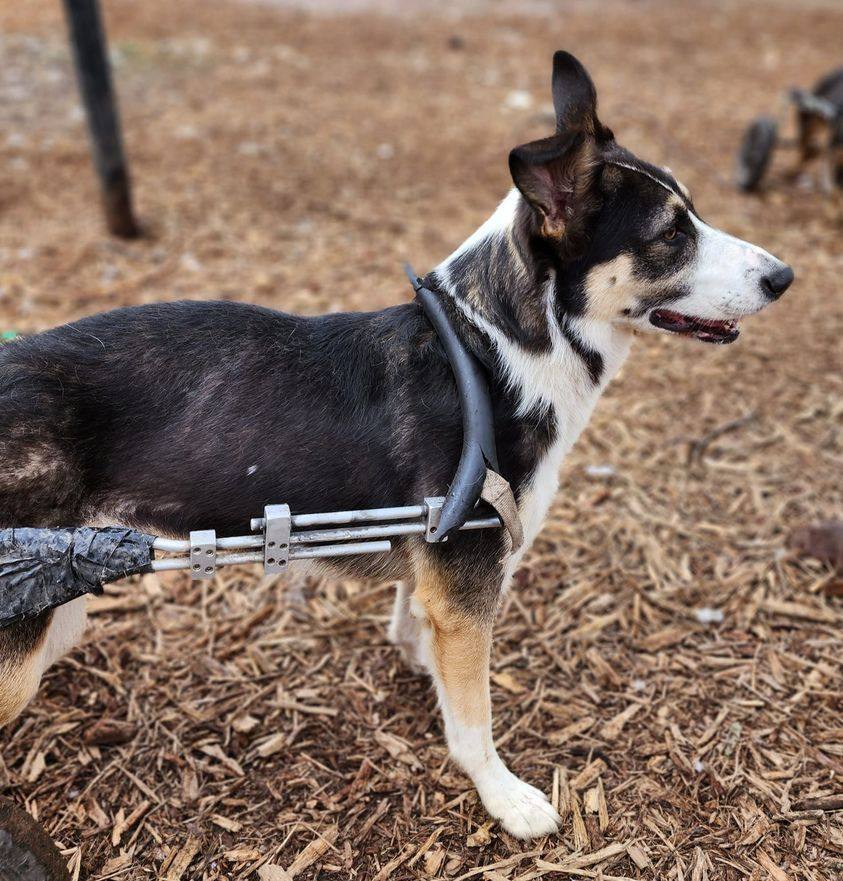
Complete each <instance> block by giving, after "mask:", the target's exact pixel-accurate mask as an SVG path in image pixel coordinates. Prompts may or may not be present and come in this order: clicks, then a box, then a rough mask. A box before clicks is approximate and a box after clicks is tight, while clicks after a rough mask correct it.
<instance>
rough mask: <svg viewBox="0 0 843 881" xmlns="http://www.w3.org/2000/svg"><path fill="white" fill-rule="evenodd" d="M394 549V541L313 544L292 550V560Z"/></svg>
mask: <svg viewBox="0 0 843 881" xmlns="http://www.w3.org/2000/svg"><path fill="white" fill-rule="evenodd" d="M391 550H392V542H388V541H358V542H349V543H348V544H342V545H313V546H308V547H300V548H296V549H294V550H291V552H290V559H291V560H309V559H312V558H314V557H350V556H352V555H353V554H385V553H386V552H387V551H391Z"/></svg>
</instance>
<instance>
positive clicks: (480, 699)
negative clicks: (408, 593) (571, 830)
mask: <svg viewBox="0 0 843 881" xmlns="http://www.w3.org/2000/svg"><path fill="white" fill-rule="evenodd" d="M451 582H452V579H449V577H448V576H447V575H446V574H445V572H444V571H443V569H442V568H441V566H439V565H437V564H435V563H433V562H432V561H430V560H429V559H424V558H423V559H422V560H420V561H419V562H418V564H417V566H416V590H415V593H414V594H413V596H412V598H411V600H410V606H411V611H412V613H413V615H414V616H415V617H416V618H417V620H418V621H419V624H420V627H421V637H422V638H421V647H422V653H423V657H424V660H425V664H426V665H427V667H428V670H429V671H430V674H431V676H432V677H433V681H434V682H435V684H436V690H437V693H438V695H439V704H440V707H441V709H442V716H443V718H444V720H445V735H446V737H447V740H448V748H449V750H450V753H451V756H452V758H453V759H454V761H456V762H457V764H459V765H460V767H461V768H462V769H463V770H464V771H465V772H466V774H468V776H469V777H471V779H472V780H473V781H474V785H475V786H476V787H477V792H478V794H479V795H480V799H481V800H482V802H483V805H484V806H485V808H486V810H487V811H488V812H489V813H490V814H491V815H492V816H493V817H494V818H495V819H497V820H499V821H500V823H501V825H502V826H503V828H504V829H506V831H507V832H509V833H510V834H511V835H514V836H516V837H517V838H534V837H538V836H541V835H548V834H550V833H551V832H555V831H556V829H557V828H558V824H559V822H560V819H559V815H558V814H557V813H556V811H555V810H554V808H553V806H552V805H551V804H550V802H549V801H548V800H547V798H546V797H545V795H544V793H542V792H540V791H539V790H538V789H536V788H535V787H534V786H530V785H529V784H528V783H525V782H524V781H523V780H520V779H519V778H518V777H516V776H515V775H514V774H513V773H512V772H511V771H510V770H509V769H508V768H507V767H506V765H505V764H504V763H503V761H502V760H501V758H500V757H499V756H498V753H497V750H496V749H495V744H494V741H493V739H492V703H491V696H490V693H489V658H490V653H491V646H492V627H493V622H494V603H491V604H486V605H487V606H490V607H489V608H486V609H485V610H484V611H482V612H477V611H472V610H471V609H470V608H464V607H463V606H462V604H459V603H458V602H456V600H455V591H454V585H453V584H452V583H451ZM492 593H493V595H496V594H497V591H494V590H493V591H492Z"/></svg>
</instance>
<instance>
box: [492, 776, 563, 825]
mask: <svg viewBox="0 0 843 881" xmlns="http://www.w3.org/2000/svg"><path fill="white" fill-rule="evenodd" d="M477 791H478V792H479V794H480V798H481V800H482V802H483V806H484V807H485V808H486V810H487V811H488V812H489V813H490V814H491V815H492V816H493V817H494V818H495V819H496V820H498V821H500V824H501V826H503V828H504V829H505V830H506V831H507V832H509V834H510V835H514V836H515V837H516V838H540V837H541V836H543V835H550V834H551V833H552V832H555V831H556V830H557V829H558V828H559V824H560V823H561V822H562V820H561V818H560V816H559V814H557V813H556V811H555V810H554V808H553V805H552V804H551V803H550V802H549V801H548V799H547V796H546V795H545V794H544V793H543V792H542V791H541V790H539V789H536V787H535V786H530V784H529V783H525V782H524V781H523V780H520V779H519V778H518V777H516V776H515V775H514V774H513V773H512V772H511V771H508V770H505V769H504V770H502V771H499V772H498V773H497V774H495V778H494V779H492V780H489V781H486V782H485V783H484V784H483V785H482V787H481V786H478V787H477Z"/></svg>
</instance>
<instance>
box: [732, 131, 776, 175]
mask: <svg viewBox="0 0 843 881" xmlns="http://www.w3.org/2000/svg"><path fill="white" fill-rule="evenodd" d="M778 128H779V126H778V123H777V122H776V120H775V119H770V117H768V116H761V117H759V118H758V119H756V120H755V122H753V123H752V125H750V126H749V128H748V129H747V130H746V134H745V135H744V136H743V141H741V146H740V149H739V150H738V161H737V169H736V172H735V183H736V184H737V185H738V188H739V189H741V190H743V191H744V192H746V193H751V192H752V191H753V190H756V189H758V185H759V184H760V183H761V178H762V177H764V173H765V172H766V171H767V167H768V166H769V164H770V158H771V157H772V155H773V149H774V148H775V146H776V139H777V136H778Z"/></svg>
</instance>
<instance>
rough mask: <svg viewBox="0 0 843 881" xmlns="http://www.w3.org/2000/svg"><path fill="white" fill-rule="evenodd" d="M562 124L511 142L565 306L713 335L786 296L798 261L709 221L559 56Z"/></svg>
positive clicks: (527, 221)
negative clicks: (615, 130)
mask: <svg viewBox="0 0 843 881" xmlns="http://www.w3.org/2000/svg"><path fill="white" fill-rule="evenodd" d="M553 104H554V108H555V111H556V134H554V135H553V136H551V137H549V138H544V139H542V140H540V141H534V142H532V143H529V144H524V145H523V146H521V147H517V148H516V149H514V150H513V151H512V153H511V154H510V157H509V165H510V170H511V172H512V178H513V180H514V182H515V185H516V187H517V188H518V190H519V191H520V192H521V194H522V196H523V197H524V208H523V214H524V216H523V217H522V223H523V224H524V226H525V228H526V230H527V235H528V237H529V239H530V241H531V242H532V244H533V246H534V248H535V249H536V250H537V252H538V253H539V254H543V255H544V256H545V257H546V259H548V260H550V261H551V263H552V264H553V265H554V267H555V269H556V274H557V278H559V280H560V281H561V282H562V283H560V284H557V286H556V290H557V297H558V298H561V299H562V300H563V302H558V303H556V304H555V307H556V309H558V310H559V312H560V313H563V312H564V313H565V314H567V315H578V316H582V317H586V318H593V319H596V320H600V321H608V322H611V323H613V324H625V325H627V326H631V327H633V328H639V329H649V330H653V329H658V330H663V331H671V332H673V333H678V334H682V335H685V336H692V337H695V338H696V339H699V340H703V341H705V342H712V343H729V342H732V341H733V340H734V339H735V338H736V337H737V336H738V328H737V321H738V319H739V318H741V317H742V316H744V315H749V314H751V313H753V312H758V311H759V310H760V309H762V308H763V307H764V306H766V305H767V304H768V303H770V302H771V301H773V300H775V299H777V298H778V297H780V296H781V295H782V294H783V293H784V292H785V290H787V288H788V287H789V285H790V283H791V282H792V281H793V271H792V270H791V269H790V267H788V266H787V265H786V264H784V263H782V262H781V261H780V260H777V259H776V258H775V257H773V256H772V255H771V254H768V253H767V252H766V251H764V250H762V249H761V248H759V247H756V246H755V245H751V244H749V243H748V242H744V241H741V240H740V239H736V238H734V237H732V236H730V235H727V234H726V233H724V232H721V231H720V230H717V229H714V228H712V227H711V226H709V225H708V224H706V223H705V222H704V221H703V220H702V219H701V218H700V216H699V214H698V213H697V211H696V209H695V208H694V204H693V202H692V201H691V197H690V195H689V193H688V191H687V190H686V189H685V188H684V187H683V186H682V185H681V184H680V183H679V182H678V181H677V180H676V179H675V178H674V177H673V175H672V174H671V173H670V171H668V170H667V169H664V168H659V167H657V166H654V165H650V164H649V163H647V162H643V161H641V160H640V159H638V158H636V157H635V156H634V155H633V154H632V153H630V152H629V151H628V150H625V149H623V148H622V147H620V146H619V145H618V144H617V143H616V141H615V138H614V135H613V134H612V132H611V131H610V130H609V129H608V128H606V127H605V126H604V125H603V124H602V123H601V122H600V120H599V119H598V117H597V94H596V91H595V88H594V84H593V83H592V81H591V78H590V77H589V75H588V73H587V72H586V70H585V68H584V67H583V66H582V65H581V64H580V62H579V61H577V60H576V58H574V57H573V56H572V55H570V54H568V53H567V52H557V53H556V54H555V55H554V58H553Z"/></svg>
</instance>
